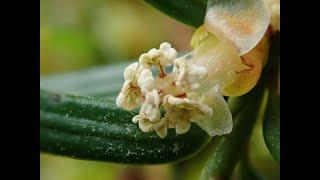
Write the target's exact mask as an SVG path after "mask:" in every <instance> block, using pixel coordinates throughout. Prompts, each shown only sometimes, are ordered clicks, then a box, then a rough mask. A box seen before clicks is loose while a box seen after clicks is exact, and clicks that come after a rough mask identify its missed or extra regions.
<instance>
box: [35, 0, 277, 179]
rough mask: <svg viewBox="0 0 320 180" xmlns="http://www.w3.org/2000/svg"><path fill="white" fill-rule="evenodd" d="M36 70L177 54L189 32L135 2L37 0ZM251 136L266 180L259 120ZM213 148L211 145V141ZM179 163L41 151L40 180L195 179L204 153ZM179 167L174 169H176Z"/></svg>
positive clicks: (269, 171)
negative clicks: (166, 46) (164, 51)
mask: <svg viewBox="0 0 320 180" xmlns="http://www.w3.org/2000/svg"><path fill="white" fill-rule="evenodd" d="M40 14H41V16H40V72H41V75H48V74H53V73H59V72H68V71H74V70H78V69H82V68H87V67H92V66H99V65H108V64H112V63H118V62H120V61H127V60H131V61H133V60H135V59H137V58H138V57H139V55H140V54H141V53H143V52H146V51H148V50H149V49H151V48H158V47H159V45H160V43H161V42H163V41H168V42H170V43H171V44H172V45H173V47H174V48H176V49H177V50H178V52H181V51H186V50H189V49H190V45H189V42H190V39H191V36H192V32H193V31H194V29H193V28H191V27H189V26H186V25H184V24H182V23H179V22H177V21H175V20H173V19H171V18H169V17H167V16H166V15H164V14H162V13H161V12H159V11H157V10H155V9H153V8H152V7H151V6H149V5H147V4H144V3H143V2H142V1H140V0H40ZM256 129H257V130H255V135H254V136H253V138H252V153H251V154H252V157H250V158H251V159H252V161H253V162H252V164H253V165H254V166H255V167H256V168H257V169H258V170H259V171H260V172H262V173H263V174H264V175H266V176H267V177H268V179H278V178H279V166H278V164H277V163H276V162H275V161H274V160H273V159H272V157H271V156H270V155H269V153H268V152H267V150H266V148H265V145H264V141H263V139H262V133H261V122H260V123H258V124H257V128H256ZM213 145H214V143H213ZM213 145H211V146H208V148H207V149H205V150H204V151H203V152H202V153H201V154H199V155H198V156H196V157H194V158H192V159H190V160H188V161H186V162H183V163H180V164H178V166H176V167H175V168H173V165H157V166H129V165H118V164H113V163H103V162H95V161H83V160H75V159H71V158H64V157H60V156H53V155H49V154H44V153H40V177H41V179H42V180H109V179H111V180H112V179H119V180H140V179H148V180H149V179H150V180H164V179H174V178H177V177H178V176H177V175H176V174H175V173H174V171H177V169H180V170H181V169H182V172H181V174H180V177H181V176H182V177H183V178H182V179H186V180H188V179H190V180H192V179H197V178H198V177H199V174H200V171H201V168H202V166H203V165H204V162H205V160H206V155H207V154H208V150H209V149H210V148H211V147H212V146H213ZM177 167H178V168H177Z"/></svg>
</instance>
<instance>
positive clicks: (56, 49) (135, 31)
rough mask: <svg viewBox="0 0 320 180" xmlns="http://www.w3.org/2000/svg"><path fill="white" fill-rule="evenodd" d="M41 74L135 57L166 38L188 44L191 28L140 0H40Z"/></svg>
mask: <svg viewBox="0 0 320 180" xmlns="http://www.w3.org/2000/svg"><path fill="white" fill-rule="evenodd" d="M40 3H41V6H40V13H41V16H40V45H41V50H40V56H41V61H40V63H41V66H40V67H41V74H49V73H54V72H62V71H71V70H76V69H80V68H85V67H88V66H95V65H100V64H111V63H116V62H119V61H124V60H133V59H136V58H137V57H139V55H140V54H141V53H142V52H145V51H148V50H149V49H151V48H153V47H155V48H157V47H158V46H159V45H160V43H161V42H163V41H168V42H170V43H172V45H173V46H174V47H175V48H176V49H177V50H178V51H181V50H187V49H189V48H190V47H189V41H190V38H191V35H192V32H193V29H192V28H191V27H188V26H186V25H183V24H181V23H179V22H177V21H175V20H173V19H171V18H169V17H167V16H166V15H164V14H162V13H160V12H158V11H157V10H155V9H153V8H152V7H151V6H149V5H147V4H144V3H143V2H142V1H140V0H41V2H40Z"/></svg>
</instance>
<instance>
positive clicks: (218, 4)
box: [204, 0, 270, 56]
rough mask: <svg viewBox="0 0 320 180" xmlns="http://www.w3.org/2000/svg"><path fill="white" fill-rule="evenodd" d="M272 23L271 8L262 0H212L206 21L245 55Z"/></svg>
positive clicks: (211, 30)
mask: <svg viewBox="0 0 320 180" xmlns="http://www.w3.org/2000/svg"><path fill="white" fill-rule="evenodd" d="M269 23H270V11H269V8H268V5H267V4H266V3H265V2H264V1H262V0H229V1H223V0H209V1H208V6H207V12H206V16H205V23H204V24H205V28H206V30H207V31H208V32H211V33H212V34H215V35H216V36H217V37H218V38H219V39H220V40H221V41H223V42H224V43H226V44H228V45H229V46H230V47H232V48H233V49H235V50H236V53H237V54H238V55H239V56H242V55H244V54H246V53H248V52H249V51H250V50H252V49H253V48H254V47H255V46H256V45H257V44H258V42H259V41H260V39H261V38H262V37H263V35H264V33H265V32H266V30H267V28H268V26H269Z"/></svg>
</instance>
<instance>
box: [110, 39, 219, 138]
mask: <svg viewBox="0 0 320 180" xmlns="http://www.w3.org/2000/svg"><path fill="white" fill-rule="evenodd" d="M168 66H173V70H172V71H171V72H167V71H166V67H168ZM153 67H156V69H157V70H158V73H157V74H158V75H157V76H155V75H154V74H153V72H152V70H151V69H152V68H153ZM206 76H207V69H206V68H205V67H201V66H197V65H193V64H191V63H189V62H188V60H187V59H185V58H184V57H180V58H177V51H176V50H175V49H174V48H172V47H171V45H170V44H169V43H167V42H164V43H162V44H161V45H160V48H159V49H151V50H150V51H149V52H148V53H144V54H142V55H141V56H140V58H139V62H135V63H133V64H131V65H129V66H128V67H127V68H126V69H125V71H124V79H125V83H124V85H123V87H122V89H121V92H120V93H119V96H118V97H117V100H116V104H117V106H119V107H122V108H124V109H126V110H133V109H134V108H137V107H138V106H141V108H140V112H139V114H138V115H136V116H134V118H133V119H132V121H133V122H134V123H138V124H139V127H140V129H141V130H142V131H143V132H150V131H156V133H157V134H158V135H159V137H161V138H164V137H165V136H166V135H167V129H168V128H175V130H176V133H177V134H183V133H186V132H188V130H189V129H190V126H191V122H196V121H198V120H199V119H201V118H203V117H210V116H212V114H213V110H212V107H210V106H209V105H208V104H206V103H205V101H206V100H204V99H201V96H200V95H197V93H196V90H197V89H198V88H199V87H200V84H201V82H202V81H203V80H204V79H205V78H206ZM160 107H163V108H164V110H165V112H166V113H165V115H164V117H161V113H160Z"/></svg>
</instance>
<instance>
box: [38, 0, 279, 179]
mask: <svg viewBox="0 0 320 180" xmlns="http://www.w3.org/2000/svg"><path fill="white" fill-rule="evenodd" d="M144 1H145V2H146V3H147V4H150V5H152V6H153V7H155V8H157V9H159V10H160V11H162V12H164V13H165V14H167V15H168V16H170V17H172V18H175V19H176V20H178V21H181V22H182V23H185V24H187V25H190V26H193V27H194V28H195V31H194V34H193V37H192V40H191V42H190V44H191V47H192V48H193V49H192V51H190V52H188V53H185V54H181V53H178V52H177V51H176V50H175V49H174V47H172V46H171V44H170V43H169V42H163V43H162V44H160V45H159V48H153V49H151V50H150V51H148V52H142V54H141V56H140V57H139V58H138V59H137V61H136V62H134V63H132V64H128V63H124V64H117V65H112V66H106V67H99V68H93V69H92V68H91V69H87V70H81V71H78V72H73V73H68V74H57V75H51V76H46V77H41V92H40V145H41V146H40V147H41V151H42V152H48V153H52V154H56V155H62V156H67V157H72V158H79V159H87V160H98V161H105V162H114V163H124V164H144V165H148V164H162V163H175V162H182V161H184V160H187V159H189V158H191V157H194V156H195V155H197V154H199V153H201V152H202V150H203V149H204V147H206V146H207V145H208V144H209V143H210V142H215V144H216V145H215V147H214V148H213V149H212V150H211V152H210V154H209V156H208V157H207V162H206V163H205V164H203V170H202V172H201V177H199V178H201V179H212V178H213V179H219V178H222V179H228V178H230V176H231V175H232V172H233V171H234V168H235V166H236V164H237V163H238V162H240V166H241V168H240V169H241V170H240V175H239V176H240V177H241V178H242V179H248V178H253V177H254V178H256V179H258V177H255V176H254V175H253V173H252V172H251V170H250V166H249V165H248V162H247V161H248V159H247V154H248V153H249V152H248V145H249V144H248V142H249V139H250V137H251V134H252V129H253V127H254V125H255V123H256V122H257V119H258V118H259V117H261V116H262V117H263V128H262V129H263V132H262V133H263V136H264V143H265V144H266V147H267V148H268V151H269V152H270V154H271V155H272V156H273V158H274V159H275V160H276V161H277V162H279V163H280V116H279V115H280V107H279V105H280V91H279V71H280V70H279V64H280V58H279V51H280V49H279V45H280V2H279V0H278V1H277V0H209V1H207V0H176V1H172V0H144Z"/></svg>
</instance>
